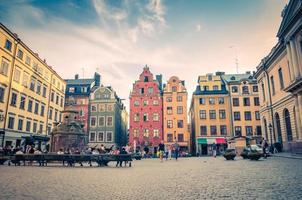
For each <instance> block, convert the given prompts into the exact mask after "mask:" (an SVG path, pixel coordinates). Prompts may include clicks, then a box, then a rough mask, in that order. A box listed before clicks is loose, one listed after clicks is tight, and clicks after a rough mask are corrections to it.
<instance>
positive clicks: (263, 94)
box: [261, 83, 265, 101]
mask: <svg viewBox="0 0 302 200" xmlns="http://www.w3.org/2000/svg"><path fill="white" fill-rule="evenodd" d="M261 89H262V98H263V101H265V91H264V84H263V83H262V84H261Z"/></svg>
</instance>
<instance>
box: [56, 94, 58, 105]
mask: <svg viewBox="0 0 302 200" xmlns="http://www.w3.org/2000/svg"><path fill="white" fill-rule="evenodd" d="M56 104H57V105H59V95H57V96H56Z"/></svg>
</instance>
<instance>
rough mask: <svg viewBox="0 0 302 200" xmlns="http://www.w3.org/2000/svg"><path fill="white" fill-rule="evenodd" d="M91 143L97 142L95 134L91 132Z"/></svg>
mask: <svg viewBox="0 0 302 200" xmlns="http://www.w3.org/2000/svg"><path fill="white" fill-rule="evenodd" d="M89 141H90V142H95V132H90V134H89Z"/></svg>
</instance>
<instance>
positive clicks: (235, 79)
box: [221, 74, 257, 83]
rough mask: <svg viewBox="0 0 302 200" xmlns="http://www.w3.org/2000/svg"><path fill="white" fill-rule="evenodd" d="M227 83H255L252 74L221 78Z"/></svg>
mask: <svg viewBox="0 0 302 200" xmlns="http://www.w3.org/2000/svg"><path fill="white" fill-rule="evenodd" d="M221 77H222V78H223V80H225V81H226V82H227V83H235V82H241V81H249V82H257V80H256V79H255V77H254V76H253V75H252V74H225V75H222V76H221Z"/></svg>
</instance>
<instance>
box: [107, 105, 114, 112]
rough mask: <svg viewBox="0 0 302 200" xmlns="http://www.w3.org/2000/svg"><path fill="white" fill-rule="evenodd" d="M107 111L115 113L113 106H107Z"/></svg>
mask: <svg viewBox="0 0 302 200" xmlns="http://www.w3.org/2000/svg"><path fill="white" fill-rule="evenodd" d="M107 110H108V111H109V112H112V111H113V106H112V105H111V104H109V105H107Z"/></svg>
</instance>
